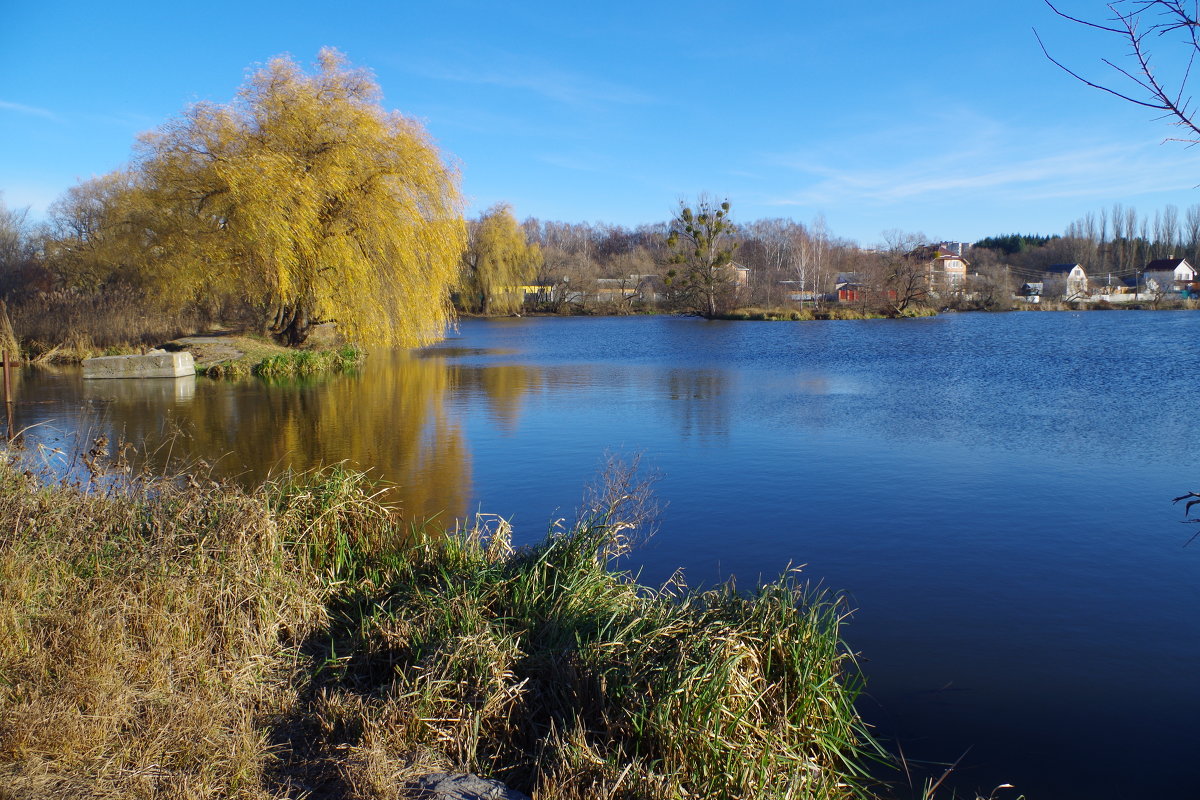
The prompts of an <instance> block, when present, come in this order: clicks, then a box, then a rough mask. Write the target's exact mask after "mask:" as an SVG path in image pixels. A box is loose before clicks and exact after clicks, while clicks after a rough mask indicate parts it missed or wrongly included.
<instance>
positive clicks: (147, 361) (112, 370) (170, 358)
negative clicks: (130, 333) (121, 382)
mask: <svg viewBox="0 0 1200 800" xmlns="http://www.w3.org/2000/svg"><path fill="white" fill-rule="evenodd" d="M195 374H196V364H195V362H194V361H192V354H191V353H188V352H186V351H184V352H180V353H167V352H165V351H162V350H158V351H155V352H152V353H148V354H146V355H144V356H101V357H100V358H85V359H84V360H83V378H84V380H93V379H97V378H182V377H184V376H185V375H195Z"/></svg>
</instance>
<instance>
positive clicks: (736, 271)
mask: <svg viewBox="0 0 1200 800" xmlns="http://www.w3.org/2000/svg"><path fill="white" fill-rule="evenodd" d="M729 268H730V269H732V270H733V282H734V283H735V284H737V285H738V286H745V285H746V284H747V283H749V282H750V268H749V267H747V266H746V265H744V264H739V263H738V262H736V261H735V262H733V263H732V264H730V265H729Z"/></svg>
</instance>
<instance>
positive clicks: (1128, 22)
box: [1034, 0, 1200, 142]
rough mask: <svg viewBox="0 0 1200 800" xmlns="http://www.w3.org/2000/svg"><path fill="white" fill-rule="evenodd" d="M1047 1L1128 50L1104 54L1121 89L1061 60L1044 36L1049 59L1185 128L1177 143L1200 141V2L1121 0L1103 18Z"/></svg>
mask: <svg viewBox="0 0 1200 800" xmlns="http://www.w3.org/2000/svg"><path fill="white" fill-rule="evenodd" d="M1046 5H1048V6H1049V7H1050V9H1051V10H1052V11H1053V12H1054V13H1055V14H1057V15H1058V16H1060V17H1062V18H1063V19H1067V20H1070V21H1071V22H1075V23H1078V24H1079V25H1083V26H1085V27H1087V28H1091V29H1093V30H1096V31H1100V32H1102V33H1106V34H1109V35H1111V37H1112V38H1113V39H1114V40H1115V41H1117V42H1118V43H1119V44H1120V45H1122V46H1124V47H1125V48H1127V50H1128V52H1127V53H1126V54H1125V56H1124V57H1123V59H1122V60H1121V61H1120V62H1118V61H1114V60H1112V59H1109V58H1101V61H1102V62H1103V63H1104V64H1105V65H1107V66H1108V67H1110V68H1111V69H1113V70H1114V71H1115V72H1116V73H1117V75H1116V77H1115V80H1116V85H1118V86H1120V87H1121V88H1120V89H1118V88H1114V87H1113V86H1111V85H1107V84H1105V83H1102V82H1099V81H1096V80H1092V79H1091V78H1088V77H1085V76H1084V75H1082V74H1081V73H1079V72H1076V71H1075V70H1073V69H1071V68H1070V67H1068V66H1066V65H1065V64H1063V63H1062V62H1061V61H1058V60H1057V59H1055V58H1054V57H1053V56H1052V55H1050V51H1049V50H1048V49H1047V48H1046V45H1045V43H1044V42H1042V39H1041V36H1038V43H1039V44H1040V45H1041V47H1042V52H1043V53H1045V55H1046V58H1048V59H1050V61H1051V62H1052V63H1053V64H1054V65H1055V66H1057V67H1059V68H1060V69H1062V70H1063V71H1064V72H1066V73H1067V74H1068V75H1070V76H1071V77H1073V78H1075V79H1076V80H1078V81H1080V82H1082V83H1084V84H1086V85H1088V86H1091V87H1092V88H1094V89H1099V90H1101V91H1103V92H1108V93H1109V94H1111V95H1115V96H1116V97H1119V98H1121V99H1122V100H1126V101H1128V102H1130V103H1134V104H1135V105H1139V106H1142V107H1144V108H1149V109H1151V110H1153V111H1157V112H1160V113H1161V117H1160V118H1161V119H1165V120H1168V121H1169V122H1170V123H1171V124H1172V125H1175V126H1178V127H1179V128H1182V129H1183V135H1182V136H1179V137H1174V138H1175V139H1176V140H1177V141H1184V142H1200V126H1198V125H1197V121H1196V116H1195V110H1194V107H1193V104H1192V95H1191V91H1192V90H1191V85H1190V84H1191V76H1192V67H1193V65H1194V64H1195V62H1196V59H1197V57H1198V56H1200V33H1198V30H1200V4H1197V3H1196V2H1195V1H1194V0H1190V1H1189V0H1116V2H1112V3H1107V4H1106V5H1105V8H1107V9H1108V11H1109V12H1110V13H1111V14H1112V16H1111V17H1108V18H1105V19H1103V20H1094V19H1084V18H1082V17H1075V16H1072V15H1070V14H1067V13H1065V12H1063V11H1061V10H1059V8H1058V7H1057V6H1055V5H1054V4H1053V3H1051V2H1050V0H1046ZM1034 35H1035V36H1037V32H1036V31H1035V32H1034ZM1164 44H1165V47H1164V46H1163V45H1164ZM1155 47H1157V48H1158V49H1157V51H1156V50H1155ZM1156 53H1157V55H1156ZM1158 56H1161V58H1159V57H1158ZM1164 60H1165V61H1166V62H1167V69H1166V70H1162V69H1160V68H1159V63H1158V62H1161V61H1164Z"/></svg>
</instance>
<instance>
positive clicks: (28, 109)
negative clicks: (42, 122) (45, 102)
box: [0, 100, 59, 120]
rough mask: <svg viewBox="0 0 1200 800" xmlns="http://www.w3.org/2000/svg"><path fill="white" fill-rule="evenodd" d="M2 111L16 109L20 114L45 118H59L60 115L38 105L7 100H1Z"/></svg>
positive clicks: (0, 107)
mask: <svg viewBox="0 0 1200 800" xmlns="http://www.w3.org/2000/svg"><path fill="white" fill-rule="evenodd" d="M0 111H14V112H16V113H18V114H26V115H28V116H31V117H42V118H44V119H52V120H58V118H59V117H58V115H57V114H55V113H54V112H53V111H51V110H49V109H47V108H38V107H37V106H27V105H25V104H24V103H10V102H8V101H7V100H0Z"/></svg>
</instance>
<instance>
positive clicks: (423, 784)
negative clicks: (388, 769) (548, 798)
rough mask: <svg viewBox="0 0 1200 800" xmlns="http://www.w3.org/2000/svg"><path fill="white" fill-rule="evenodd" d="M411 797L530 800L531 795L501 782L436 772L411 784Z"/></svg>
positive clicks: (462, 799)
mask: <svg viewBox="0 0 1200 800" xmlns="http://www.w3.org/2000/svg"><path fill="white" fill-rule="evenodd" d="M409 788H410V789H412V790H413V791H412V793H411V795H410V796H411V797H414V798H420V800H529V795H526V794H522V793H521V792H518V791H514V790H513V789H509V788H508V787H507V786H505V785H504V784H503V783H500V781H493V780H488V779H487V778H480V777H479V776H478V775H466V774H462V773H460V774H451V773H447V772H436V773H432V774H430V775H422V776H421V777H419V778H417V779H416V780H414V781H413V782H412V783H410V784H409Z"/></svg>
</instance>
